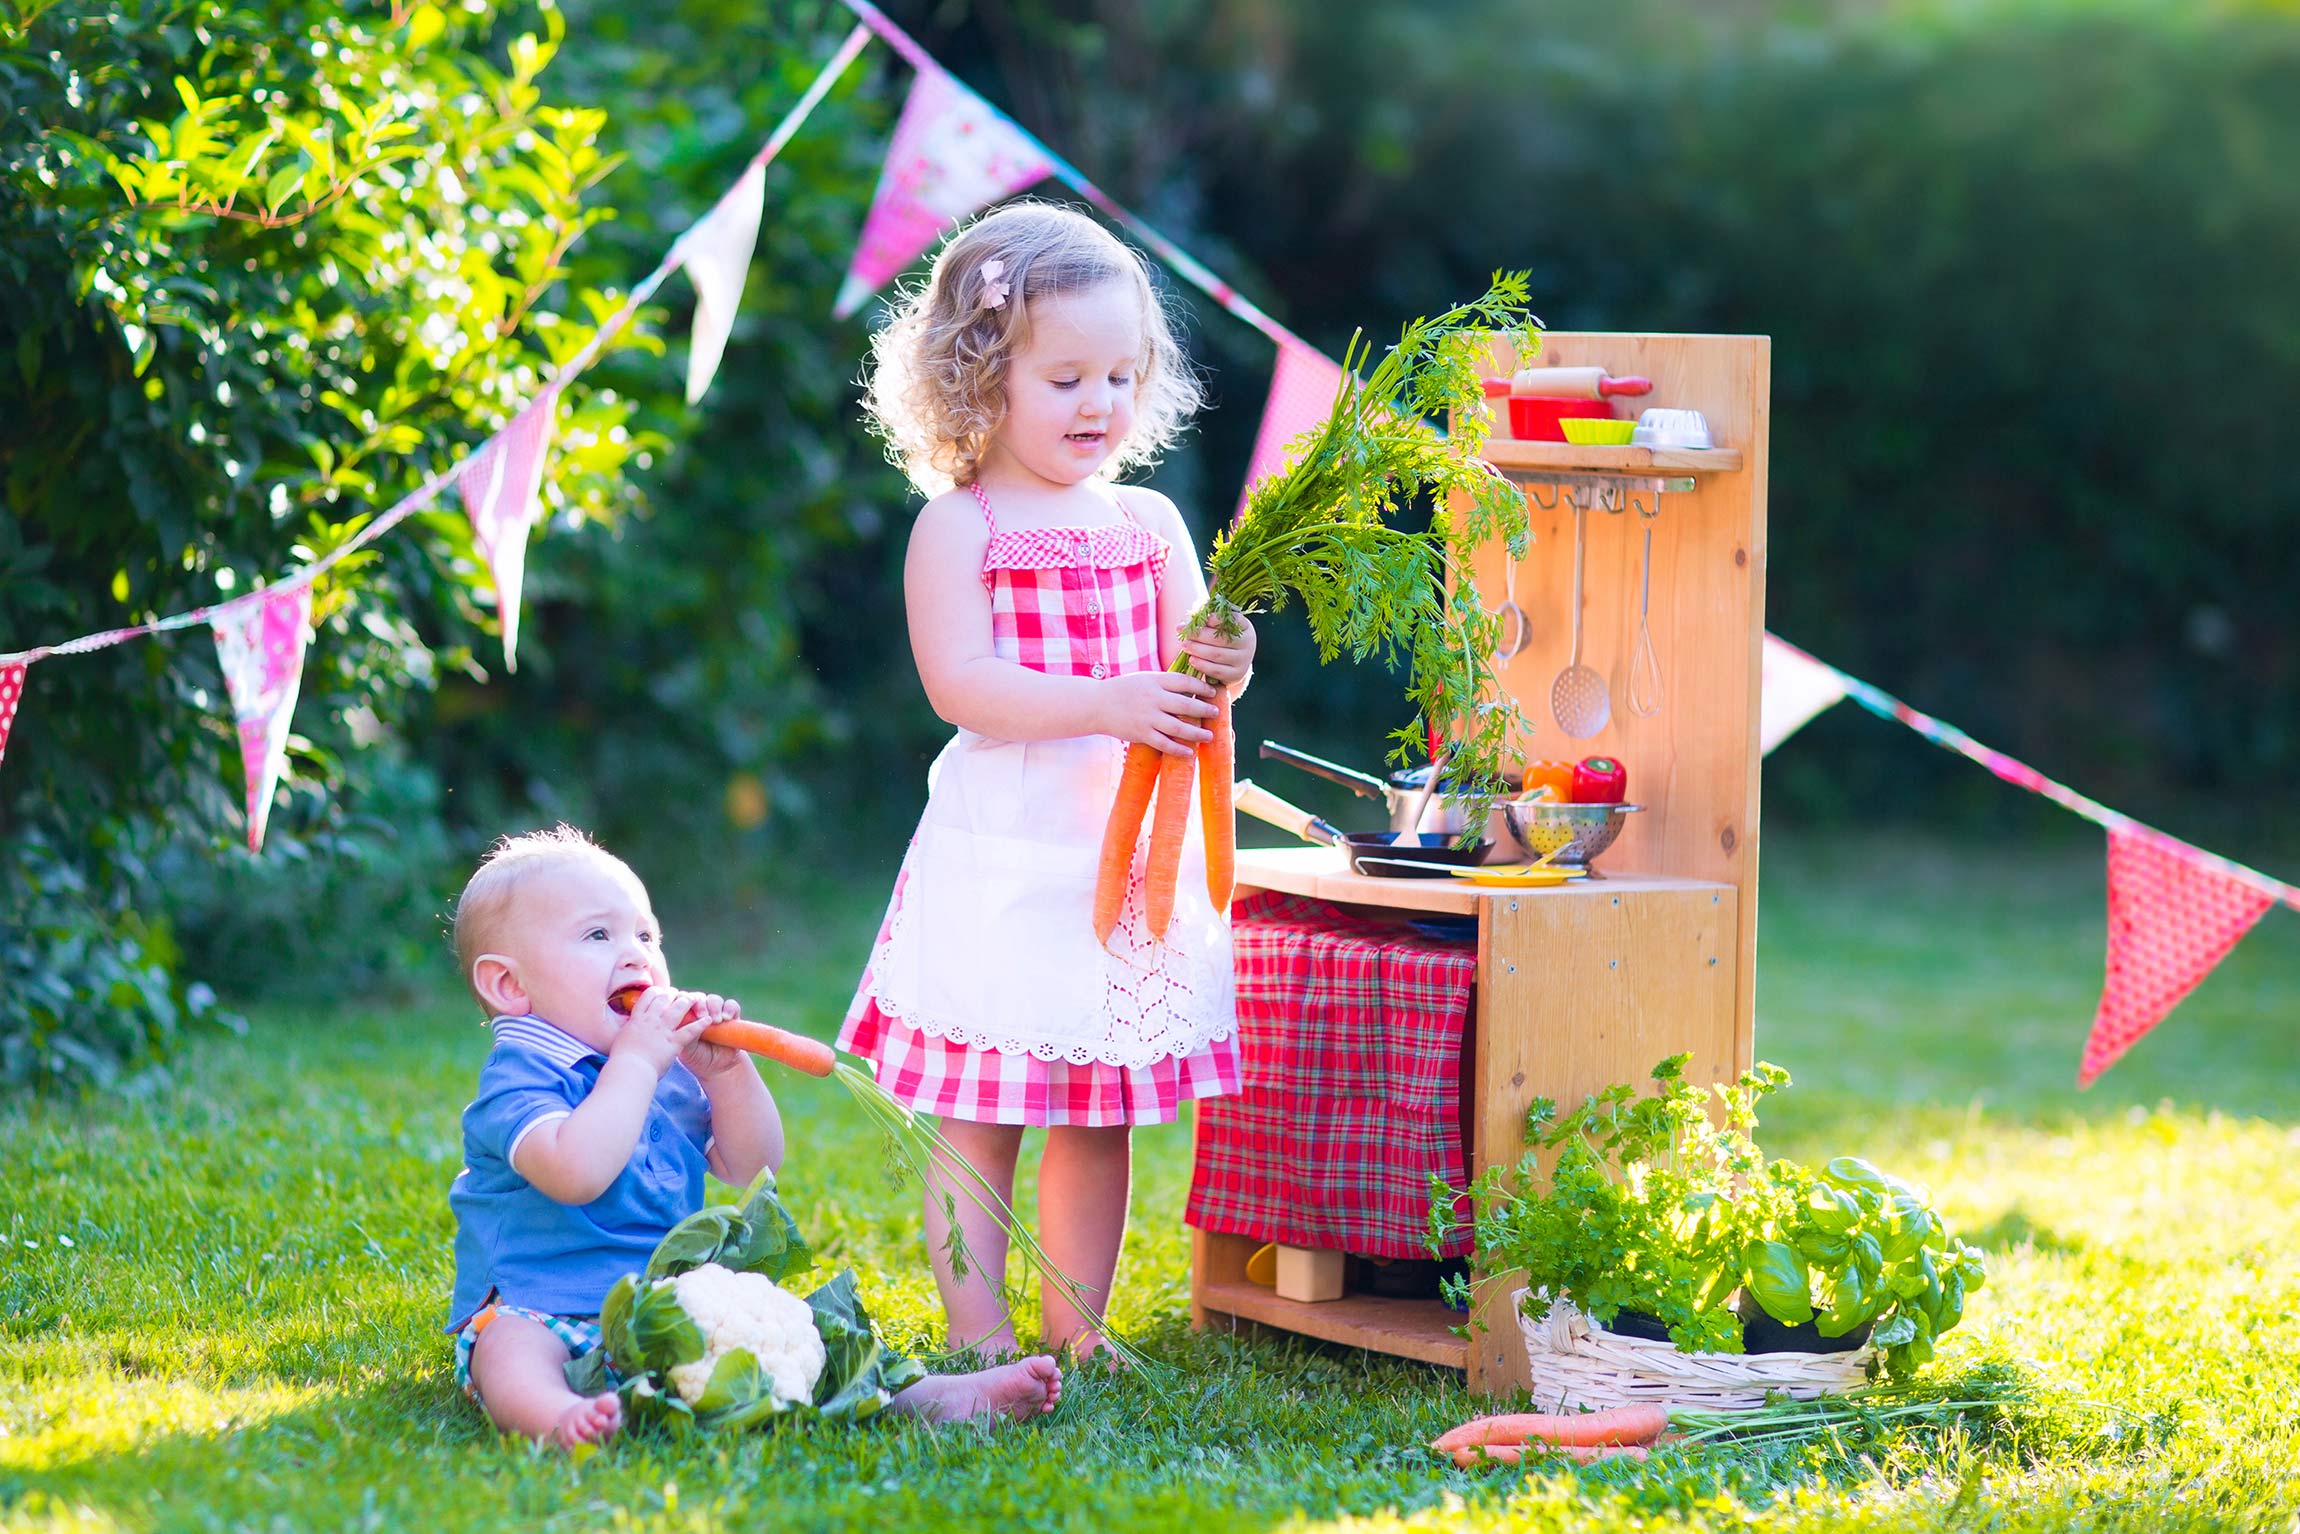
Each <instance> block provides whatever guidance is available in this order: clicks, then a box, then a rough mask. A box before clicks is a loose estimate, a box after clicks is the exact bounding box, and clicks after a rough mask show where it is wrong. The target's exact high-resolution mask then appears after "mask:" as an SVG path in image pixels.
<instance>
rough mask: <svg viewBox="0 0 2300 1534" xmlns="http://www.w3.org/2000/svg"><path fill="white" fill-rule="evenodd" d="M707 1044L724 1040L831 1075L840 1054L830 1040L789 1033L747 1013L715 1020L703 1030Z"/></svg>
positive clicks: (810, 1071)
mask: <svg viewBox="0 0 2300 1534" xmlns="http://www.w3.org/2000/svg"><path fill="white" fill-rule="evenodd" d="M703 1042H704V1043H706V1044H724V1045H725V1046H726V1047H727V1048H729V1049H739V1050H742V1051H744V1052H745V1053H746V1054H753V1055H764V1056H766V1057H767V1058H768V1059H769V1060H779V1061H781V1062H782V1063H783V1064H785V1065H787V1066H789V1067H790V1068H791V1069H792V1070H794V1071H805V1072H806V1073H807V1074H808V1075H809V1076H828V1075H829V1074H830V1073H831V1072H832V1071H833V1070H835V1069H837V1068H838V1063H839V1057H838V1055H837V1053H836V1052H834V1051H833V1050H832V1049H831V1047H830V1046H829V1045H828V1044H825V1043H823V1042H822V1041H821V1040H819V1039H810V1038H807V1037H806V1036H805V1035H803V1034H797V1033H789V1032H786V1031H784V1030H783V1029H781V1028H776V1027H772V1026H770V1025H768V1024H766V1023H754V1022H752V1021H751V1020H750V1019H749V1018H747V1017H738V1018H735V1019H733V1020H732V1021H730V1022H724V1023H713V1024H711V1026H710V1027H708V1028H705V1029H704V1030H703Z"/></svg>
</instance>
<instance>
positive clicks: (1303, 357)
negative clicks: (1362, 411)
mask: <svg viewBox="0 0 2300 1534" xmlns="http://www.w3.org/2000/svg"><path fill="white" fill-rule="evenodd" d="M1341 392H1342V369H1341V365H1340V364H1339V363H1335V362H1331V361H1329V360H1327V359H1326V357H1324V356H1323V355H1322V354H1320V353H1318V352H1314V351H1312V350H1310V349H1309V348H1308V347H1306V346H1294V345H1291V344H1289V343H1287V342H1283V341H1281V342H1279V343H1278V370H1277V372H1276V373H1275V374H1273V375H1272V376H1271V378H1270V399H1269V403H1268V404H1266V405H1264V406H1263V407H1262V428H1261V430H1260V431H1258V432H1256V433H1255V434H1254V457H1253V460H1252V462H1251V463H1249V464H1248V465H1247V468H1246V488H1245V490H1244V491H1242V492H1241V493H1240V494H1239V496H1238V512H1239V513H1240V514H1243V513H1244V511H1245V510H1246V502H1247V500H1248V499H1249V498H1250V497H1251V496H1252V495H1253V491H1254V486H1256V485H1257V484H1259V483H1261V482H1262V481H1263V480H1264V479H1266V478H1268V477H1269V476H1270V475H1273V474H1282V473H1284V472H1285V470H1286V466H1287V465H1288V464H1290V463H1291V462H1292V461H1293V455H1292V454H1291V453H1289V452H1287V451H1286V449H1287V448H1288V446H1289V445H1291V444H1292V442H1293V441H1294V439H1295V438H1296V437H1299V436H1300V435H1301V434H1302V433H1304V432H1306V431H1308V430H1309V429H1310V428H1311V427H1313V426H1315V425H1317V424H1318V423H1319V422H1320V421H1323V420H1324V419H1326V417H1327V416H1329V415H1331V414H1333V410H1334V399H1335V396H1337V395H1339V394H1340V393H1341Z"/></svg>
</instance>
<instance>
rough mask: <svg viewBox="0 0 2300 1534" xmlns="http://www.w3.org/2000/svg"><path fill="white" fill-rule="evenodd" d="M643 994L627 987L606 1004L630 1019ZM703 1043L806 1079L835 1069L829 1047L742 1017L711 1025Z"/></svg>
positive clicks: (639, 989)
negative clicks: (778, 1066)
mask: <svg viewBox="0 0 2300 1534" xmlns="http://www.w3.org/2000/svg"><path fill="white" fill-rule="evenodd" d="M646 994H647V987H645V986H643V985H627V986H625V987H623V989H621V990H619V991H617V992H616V993H615V994H614V995H612V996H610V997H608V998H607V1004H608V1005H609V1006H611V1007H613V1008H614V1009H615V1010H616V1011H618V1012H620V1013H622V1014H623V1015H624V1016H625V1017H629V1016H630V1015H631V1008H632V1007H634V1006H636V1005H637V1004H638V1001H639V998H640V997H642V996H644V995H646ZM703 1042H704V1043H706V1044H722V1045H724V1046H726V1047H727V1048H729V1049H739V1050H742V1051H744V1052H745V1053H746V1054H753V1055H764V1056H766V1057H767V1058H768V1059H769V1060H779V1061H781V1062H782V1063H783V1064H785V1065H787V1066H789V1067H790V1068H791V1069H792V1070H794V1071H804V1072H806V1073H807V1074H808V1075H809V1076H828V1075H829V1074H830V1073H831V1072H832V1071H833V1070H834V1069H836V1068H837V1066H838V1059H839V1057H838V1054H837V1052H836V1051H834V1050H833V1049H832V1048H831V1047H830V1046H829V1045H828V1044H824V1043H822V1042H820V1041H818V1040H815V1039H810V1038H808V1037H806V1036H805V1035H804V1034H797V1033H792V1032H789V1031H788V1030H786V1029H782V1028H776V1027H773V1026H771V1025H769V1024H766V1023H754V1022H752V1021H751V1020H750V1019H749V1018H745V1017H738V1018H735V1019H734V1020H733V1021H731V1022H724V1023H713V1024H711V1026H710V1027H708V1028H705V1029H704V1030H703Z"/></svg>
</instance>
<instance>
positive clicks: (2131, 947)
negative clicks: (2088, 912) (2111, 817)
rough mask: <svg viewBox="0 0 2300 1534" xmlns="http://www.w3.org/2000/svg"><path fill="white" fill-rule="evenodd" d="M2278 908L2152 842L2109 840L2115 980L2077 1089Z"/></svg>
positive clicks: (2107, 987) (2114, 835)
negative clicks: (2264, 916) (2274, 908)
mask: <svg viewBox="0 0 2300 1534" xmlns="http://www.w3.org/2000/svg"><path fill="white" fill-rule="evenodd" d="M2275 903H2276V901H2275V897H2273V896H2271V895H2267V894H2263V893H2262V892H2261V891H2259V890H2257V889H2254V888H2253V887H2252V886H2251V885H2249V884H2246V883H2245V882H2244V881H2242V880H2240V879H2234V878H2231V877H2229V876H2228V875H2227V874H2224V873H2222V872H2220V871H2219V870H2218V869H2215V868H2211V867H2209V866H2207V865H2205V864H2202V863H2198V862H2194V861H2191V860H2190V859H2188V858H2184V857H2182V856H2181V855H2180V854H2179V853H2177V852H2175V851H2173V850H2172V849H2171V848H2169V847H2166V846H2165V845H2164V844H2162V843H2161V842H2158V841H2155V840H2152V839H2150V838H2147V837H2142V836H2135V835H2133V834H2132V833H2130V832H2127V831H2111V832H2109V833H2108V979H2107V982H2106V983H2105V984H2104V985H2103V986H2102V987H2101V993H2100V1010H2099V1012H2098V1013H2096V1014H2095V1015H2094V1016H2093V1020H2092V1035H2091V1037H2089V1038H2087V1039H2086V1040H2085V1041H2084V1063H2083V1064H2082V1065H2081V1066H2079V1067H2078V1069H2077V1074H2076V1084H2077V1085H2078V1086H2080V1087H2088V1086H2091V1085H2092V1083H2093V1080H2094V1078H2096V1077H2098V1076H2099V1075H2100V1073H2101V1072H2102V1071H2105V1070H2107V1069H2108V1068H2109V1066H2111V1065H2113V1064H2114V1063H2115V1062H2116V1059H2117V1057H2118V1056H2119V1055H2122V1054H2123V1053H2124V1052H2125V1051H2126V1050H2128V1049H2130V1048H2131V1047H2132V1046H2133V1045H2134V1044H2136V1043H2138V1042H2139V1041H2140V1037H2141V1035H2142V1034H2144V1033H2146V1032H2148V1030H2149V1029H2151V1028H2153V1027H2155V1026H2156V1025H2157V1024H2158V1023H2160V1022H2162V1021H2163V1020H2164V1018H2165V1015H2166V1014H2167V1013H2169V1012H2171V1010H2172V1009H2173V1008H2174V1007H2176V1006H2178V1005H2180V1002H2181V999H2182V998H2183V997H2185V996H2186V995H2187V994H2188V993H2189V992H2190V991H2193V990H2195V989H2196V987H2197V984H2198V982H2200V981H2201V980H2203V978H2204V977H2205V976H2206V975H2209V974H2211V973H2212V967H2213V966H2214V965H2215V964H2218V963H2219V962H2220V961H2221V960H2222V959H2224V958H2226V957H2228V950H2230V949H2231V948H2234V947H2235V946H2236V944H2237V943H2238V941H2239V940H2241V939H2242V938H2243V936H2244V934H2245V933H2247V932H2250V931H2251V930H2252V924H2253V923H2254V922H2257V921H2258V920H2260V918H2261V916H2262V915H2263V914H2264V913H2265V912H2266V911H2267V909H2268V908H2269V907H2270V906H2271V905H2274V904H2275Z"/></svg>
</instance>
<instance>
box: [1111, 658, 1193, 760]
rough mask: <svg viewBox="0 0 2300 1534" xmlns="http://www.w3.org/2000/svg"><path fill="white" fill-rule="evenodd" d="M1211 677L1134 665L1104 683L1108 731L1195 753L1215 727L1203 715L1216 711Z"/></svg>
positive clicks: (1174, 750) (1171, 751)
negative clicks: (1209, 726) (1208, 725)
mask: <svg viewBox="0 0 2300 1534" xmlns="http://www.w3.org/2000/svg"><path fill="white" fill-rule="evenodd" d="M1213 697H1214V688H1213V685H1212V684H1211V683H1208V682H1205V681H1201V680H1200V679H1199V678H1197V677H1194V676H1184V675H1182V674H1181V673H1180V672H1178V671H1129V672H1127V673H1126V674H1124V675H1123V676H1114V677H1111V678H1110V679H1109V680H1108V681H1105V682H1104V683H1103V684H1102V718H1103V724H1102V733H1103V734H1105V735H1115V736H1117V737H1118V738H1119V739H1120V740H1133V741H1140V742H1141V743H1142V744H1143V745H1145V746H1155V747H1156V748H1157V749H1159V750H1160V751H1163V752H1165V753H1166V754H1167V755H1168V756H1189V755H1191V754H1192V753H1194V752H1195V751H1196V750H1197V749H1198V743H1199V742H1200V741H1207V740H1212V739H1213V738H1214V732H1213V731H1211V730H1209V729H1207V728H1206V727H1205V726H1204V725H1202V724H1200V723H1199V721H1200V720H1202V719H1211V718H1213V717H1214V715H1215V712H1216V710H1215V708H1214V704H1213Z"/></svg>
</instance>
